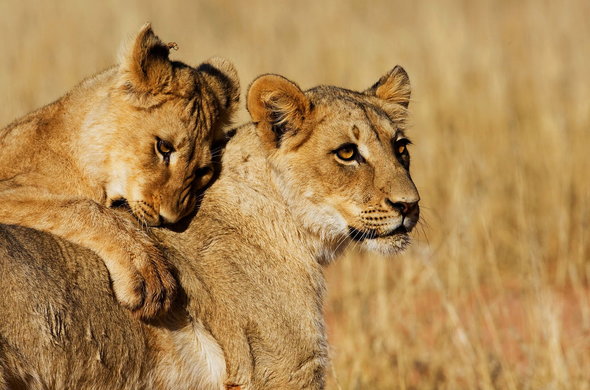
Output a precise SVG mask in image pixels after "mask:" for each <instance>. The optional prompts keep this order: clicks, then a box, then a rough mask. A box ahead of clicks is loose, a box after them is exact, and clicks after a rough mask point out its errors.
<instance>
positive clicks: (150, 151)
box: [98, 24, 239, 225]
mask: <svg viewBox="0 0 590 390" xmlns="http://www.w3.org/2000/svg"><path fill="white" fill-rule="evenodd" d="M172 47H174V44H165V43H163V42H162V41H161V40H160V39H159V38H158V37H157V36H156V35H155V34H154V32H153V31H152V29H151V27H150V25H149V24H147V25H145V26H144V27H143V28H142V29H141V31H140V32H139V34H138V35H137V37H136V38H135V39H134V41H133V42H132V43H131V45H129V47H128V48H127V49H125V50H124V51H123V52H122V55H121V63H120V65H119V66H118V68H117V70H116V76H115V82H114V85H113V86H112V88H111V89H110V91H109V99H108V102H109V103H108V106H107V107H105V108H104V109H103V110H102V111H101V112H102V114H103V115H104V116H106V117H107V118H106V119H105V118H99V119H98V120H101V121H103V122H105V123H108V126H109V127H110V128H109V129H108V131H106V132H105V133H106V134H105V135H104V142H102V141H101V146H100V147H101V148H102V149H103V151H104V155H105V157H104V158H105V160H106V167H107V170H108V174H109V178H108V180H107V183H106V185H105V188H106V195H107V198H108V201H109V202H110V203H111V204H113V203H117V202H119V201H126V202H127V204H128V205H129V207H130V209H131V211H132V212H133V213H134V214H135V216H136V217H138V219H140V220H141V221H142V222H144V223H146V224H148V225H158V224H160V223H174V222H176V221H178V220H179V219H180V218H182V217H183V216H185V215H187V214H188V213H190V212H191V211H192V209H193V208H194V206H195V203H196V199H195V198H196V196H197V195H196V194H197V191H196V190H197V189H199V188H201V187H203V186H205V185H206V184H207V183H208V181H209V180H210V178H211V176H212V169H211V144H212V142H213V141H214V140H215V139H216V138H220V137H222V136H223V134H222V128H223V127H224V126H226V125H227V124H229V122H230V118H231V115H232V114H233V113H234V111H235V110H236V108H237V105H238V100H239V81H238V77H237V73H236V71H235V69H234V67H233V66H232V65H231V63H229V62H228V61H226V60H223V59H220V58H214V59H211V60H209V61H208V62H205V63H203V64H201V65H200V66H198V67H197V68H193V67H190V66H188V65H185V64H183V63H181V62H177V61H171V60H170V59H169V58H168V55H169V51H170V48H172Z"/></svg>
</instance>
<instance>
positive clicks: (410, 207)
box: [385, 199, 418, 217]
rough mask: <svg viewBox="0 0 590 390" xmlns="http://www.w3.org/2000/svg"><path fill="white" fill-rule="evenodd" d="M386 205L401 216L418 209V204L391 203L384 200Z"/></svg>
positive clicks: (388, 200)
mask: <svg viewBox="0 0 590 390" xmlns="http://www.w3.org/2000/svg"><path fill="white" fill-rule="evenodd" d="M385 201H386V202H387V204H388V205H390V206H391V207H393V208H394V209H396V210H397V211H398V212H399V213H400V214H401V215H402V216H404V217H405V216H406V215H408V214H411V213H412V212H414V211H415V210H416V208H417V207H418V202H417V201H416V202H393V201H392V200H390V199H386V200H385Z"/></svg>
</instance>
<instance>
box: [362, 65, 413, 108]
mask: <svg viewBox="0 0 590 390" xmlns="http://www.w3.org/2000/svg"><path fill="white" fill-rule="evenodd" d="M411 92H412V90H411V88H410V78H409V77H408V74H407V73H406V71H405V70H404V68H402V67H401V66H399V65H396V66H395V67H394V68H393V69H392V70H390V71H389V72H388V73H387V74H386V75H384V76H383V77H381V78H380V79H379V81H377V82H376V83H375V84H374V85H373V86H372V87H371V88H369V89H367V90H366V91H365V94H367V95H369V96H376V97H378V98H379V99H381V100H382V102H383V103H384V104H382V106H383V109H384V110H385V111H386V112H387V113H388V114H390V115H391V116H392V117H395V116H397V115H399V111H400V110H399V106H402V107H403V108H408V105H409V104H410V95H411ZM396 105H399V106H398V107H396Z"/></svg>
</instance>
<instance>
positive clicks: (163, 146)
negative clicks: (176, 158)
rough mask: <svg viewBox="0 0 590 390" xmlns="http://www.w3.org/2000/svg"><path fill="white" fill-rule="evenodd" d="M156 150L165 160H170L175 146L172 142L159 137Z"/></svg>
mask: <svg viewBox="0 0 590 390" xmlns="http://www.w3.org/2000/svg"><path fill="white" fill-rule="evenodd" d="M156 150H157V151H158V153H160V154H161V155H162V157H163V158H164V161H165V162H169V161H170V154H171V153H172V152H174V147H173V146H172V144H171V143H170V142H168V141H164V140H162V139H159V138H157V141H156Z"/></svg>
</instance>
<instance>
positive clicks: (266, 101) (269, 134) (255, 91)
mask: <svg viewBox="0 0 590 390" xmlns="http://www.w3.org/2000/svg"><path fill="white" fill-rule="evenodd" d="M246 104H247V109H248V112H249V113H250V116H251V117H252V122H254V123H255V124H256V127H257V129H258V134H259V136H260V138H261V139H262V141H263V143H264V144H265V145H266V146H268V147H269V148H279V147H281V146H282V145H285V147H288V146H287V144H288V143H289V141H290V140H291V139H292V138H295V137H297V136H298V135H300V134H301V133H302V132H303V131H305V129H304V122H305V119H306V117H307V116H308V115H309V111H310V103H309V100H308V99H307V97H306V96H305V94H304V93H303V91H301V89H300V88H299V87H298V86H297V84H295V83H293V82H292V81H289V80H287V79H286V78H284V77H282V76H279V75H275V74H268V75H263V76H260V77H258V78H257V79H256V80H254V82H253V83H252V85H250V89H249V90H248V98H247V103H246Z"/></svg>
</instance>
